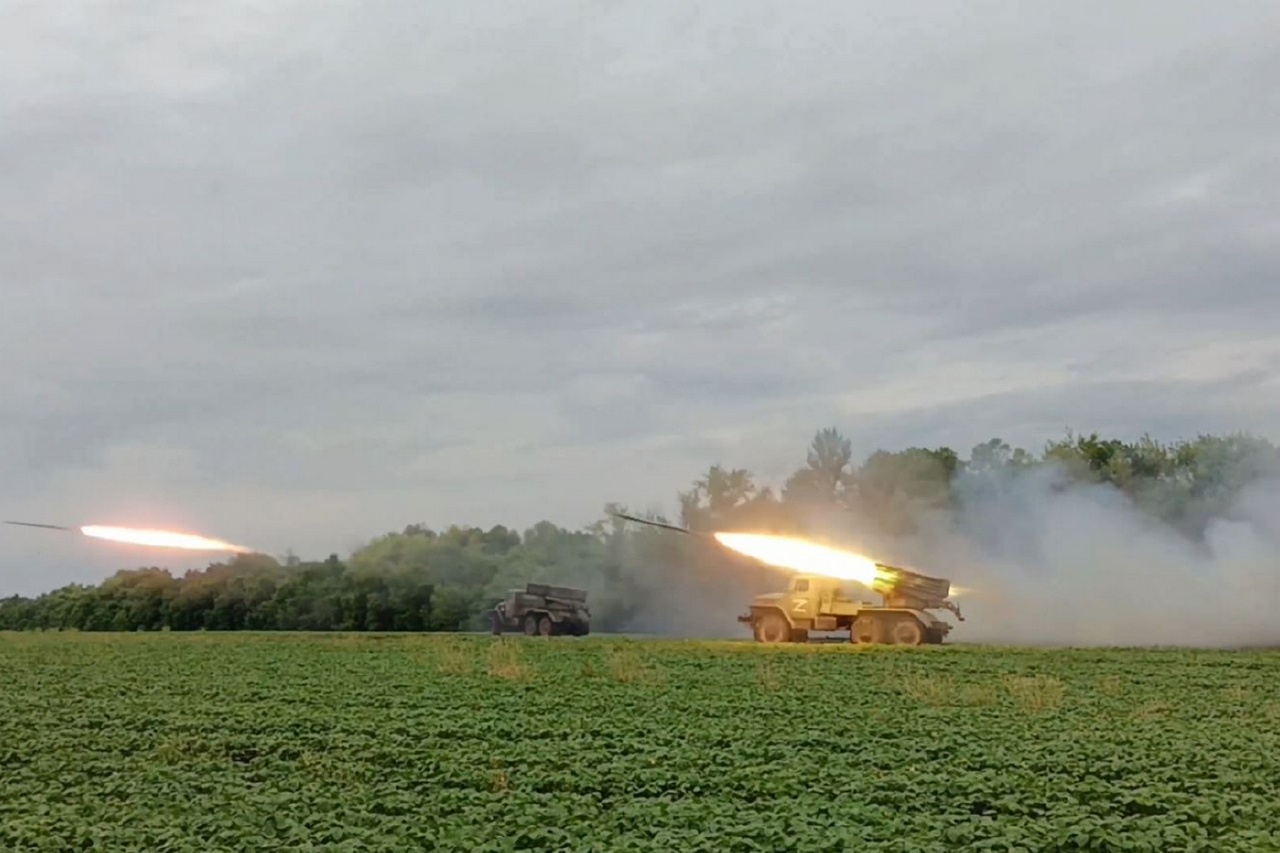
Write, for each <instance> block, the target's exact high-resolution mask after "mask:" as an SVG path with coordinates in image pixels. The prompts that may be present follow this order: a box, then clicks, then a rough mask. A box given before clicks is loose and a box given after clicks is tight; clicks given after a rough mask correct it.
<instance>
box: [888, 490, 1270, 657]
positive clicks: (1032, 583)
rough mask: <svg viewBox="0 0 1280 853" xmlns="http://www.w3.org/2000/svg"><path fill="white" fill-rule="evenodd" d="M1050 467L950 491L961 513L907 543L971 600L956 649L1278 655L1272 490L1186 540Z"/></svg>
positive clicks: (1241, 498) (1241, 499) (1245, 500)
mask: <svg viewBox="0 0 1280 853" xmlns="http://www.w3.org/2000/svg"><path fill="white" fill-rule="evenodd" d="M1064 479H1065V478H1064V477H1063V476H1062V472H1060V471H1058V470H1055V469H1054V468H1052V467H1046V468H1043V469H1040V470H1036V471H1032V472H1024V473H1020V474H1017V475H1011V476H1005V477H999V478H996V479H995V481H994V482H993V481H992V479H991V478H985V479H984V481H983V482H978V481H968V482H966V481H962V482H960V483H959V484H958V487H959V493H960V496H961V500H962V507H963V508H962V509H961V510H960V511H959V512H958V513H956V514H954V515H952V516H951V517H950V518H949V519H945V520H944V519H935V520H934V522H933V524H931V525H930V526H929V527H930V528H931V529H927V530H926V531H925V532H923V533H922V534H920V535H919V536H917V537H914V538H913V540H912V541H910V542H909V543H907V546H906V550H907V551H908V552H910V553H911V556H912V559H914V560H916V561H917V563H918V564H919V565H921V566H922V567H927V568H926V571H929V573H936V574H943V575H945V576H947V577H950V578H951V579H952V581H953V583H954V584H957V585H959V586H962V587H965V588H968V589H970V590H972V593H971V594H969V595H968V596H967V597H961V598H960V603H961V609H962V611H963V612H964V615H965V619H966V621H964V622H961V623H959V624H958V625H957V629H956V630H955V631H954V632H953V633H952V635H951V639H952V640H953V641H955V642H975V643H1002V644H1030V645H1040V644H1044V645H1076V646H1135V645H1143V646H1150V645H1161V646H1190V647H1233V646H1256V645H1280V621H1278V619H1277V614H1276V612H1275V607H1274V602H1275V601H1276V600H1277V594H1278V593H1280V480H1277V479H1274V478H1272V479H1268V480H1265V481H1261V482H1257V483H1254V484H1253V485H1251V486H1249V487H1248V488H1246V489H1244V490H1242V491H1241V492H1240V493H1239V494H1238V496H1237V497H1236V499H1235V500H1234V501H1233V502H1232V504H1231V505H1230V507H1229V510H1228V511H1227V512H1226V513H1223V515H1222V517H1219V518H1214V519H1212V520H1210V521H1209V522H1208V524H1207V526H1206V527H1205V530H1204V535H1203V536H1202V537H1192V536H1189V535H1187V534H1185V533H1184V532H1182V531H1180V530H1178V529H1176V528H1175V527H1173V526H1172V525H1170V524H1167V523H1164V522H1161V521H1159V520H1157V519H1155V518H1154V517H1152V516H1151V515H1150V514H1148V513H1146V512H1144V511H1143V510H1142V509H1140V508H1138V507H1137V506H1135V505H1134V504H1133V503H1132V502H1131V501H1130V500H1129V499H1128V498H1127V497H1126V496H1125V495H1124V494H1122V493H1121V492H1120V491H1119V490H1118V489H1116V488H1114V487H1112V486H1110V485H1094V484H1088V485H1081V484H1074V485H1064Z"/></svg>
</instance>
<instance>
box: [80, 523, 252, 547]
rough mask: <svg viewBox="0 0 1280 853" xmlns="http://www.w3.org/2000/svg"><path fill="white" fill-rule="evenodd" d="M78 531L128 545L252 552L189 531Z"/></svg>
mask: <svg viewBox="0 0 1280 853" xmlns="http://www.w3.org/2000/svg"><path fill="white" fill-rule="evenodd" d="M80 532H81V533H83V534H84V535H85V536H92V537H93V538H95V539H107V540H110V541H112V542H125V543H128V544H130V545H151V546H154V547H157V548H185V549H187V550H189V551H231V552H234V553H237V554H252V553H253V549H252V548H246V547H244V546H243V545H232V544H231V543H230V542H223V541H222V540H220V539H206V538H205V537H203V536H195V535H193V534H190V533H175V532H174V531H172V530H143V529H140V528H135V527H104V526H102V525H89V526H88V527H81V528H80Z"/></svg>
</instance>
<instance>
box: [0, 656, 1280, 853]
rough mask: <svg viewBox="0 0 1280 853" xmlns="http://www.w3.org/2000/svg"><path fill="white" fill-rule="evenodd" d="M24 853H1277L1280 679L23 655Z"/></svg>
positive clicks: (986, 669) (4, 815) (1159, 669)
mask: <svg viewBox="0 0 1280 853" xmlns="http://www.w3.org/2000/svg"><path fill="white" fill-rule="evenodd" d="M0 684H3V690H0V709H2V710H3V714H2V715H0V721H2V722H0V725H2V726H3V729H2V730H0V849H3V850H5V851H27V850H49V851H54V850H57V851H62V850H103V851H108V850H109V851H144V850H145V851H173V850H190V851H207V850H333V851H364V850H378V851H402V850H415V849H416V850H459V851H461V850H477V851H483V850H489V851H499V850H581V851H587V850H654V851H694V850H707V851H712V850H714V851H722V853H723V851H739V850H740V851H747V850H759V851H777V850H801V851H810V850H813V851H853V850H901V851H906V850H913V851H940V853H941V851H954V850H965V849H982V850H1150V851H1180V850H1251V851H1256V850H1276V849H1280V655H1278V654H1274V653H1264V652H1234V653H1233V652H1188V651H1125V650H1117V651H1110V650H1108V651H1094V650H1074V651H1073V650H1063V651H1028V650H1013V649H986V648H964V647H940V648H938V647H935V648H920V649H902V648H899V649H892V648H888V649H885V648H881V649H858V648H852V647H849V646H847V645H837V646H810V647H758V646H755V645H752V644H749V643H729V642H725V643H711V642H677V641H670V642H668V641H644V640H629V639H617V638H606V637H592V638H586V639H571V638H552V639H545V638H525V637H509V638H491V637H487V636H368V635H365V636H358V635H357V636H353V635H290V634H279V635H268V634H196V635H180V634H136V635H135V634H126V635H109V634H108V635H91V634H72V633H68V634H6V635H0Z"/></svg>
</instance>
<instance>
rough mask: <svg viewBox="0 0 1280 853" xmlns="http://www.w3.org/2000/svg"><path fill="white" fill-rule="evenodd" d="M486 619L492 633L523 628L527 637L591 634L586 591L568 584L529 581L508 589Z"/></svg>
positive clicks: (582, 635)
mask: <svg viewBox="0 0 1280 853" xmlns="http://www.w3.org/2000/svg"><path fill="white" fill-rule="evenodd" d="M489 618H490V621H491V623H492V625H493V633H495V634H501V633H503V632H504V631H524V633H526V634H528V635H530V636H535V635H541V636H544V637H552V636H555V635H557V634H568V635H570V636H574V637H584V636H586V635H587V634H589V633H591V610H590V609H589V608H588V607H587V591H586V590H585V589H576V588H574V587H568V586H551V585H550V584H545V583H529V584H525V588H524V589H512V590H508V591H507V596H506V598H504V599H503V600H502V601H499V602H498V603H497V604H496V605H495V606H494V608H493V610H491V611H490V612H489Z"/></svg>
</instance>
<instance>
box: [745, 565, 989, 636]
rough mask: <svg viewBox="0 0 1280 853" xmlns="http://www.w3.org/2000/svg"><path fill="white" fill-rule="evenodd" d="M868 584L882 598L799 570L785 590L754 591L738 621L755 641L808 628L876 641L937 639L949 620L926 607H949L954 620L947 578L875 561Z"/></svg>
mask: <svg viewBox="0 0 1280 853" xmlns="http://www.w3.org/2000/svg"><path fill="white" fill-rule="evenodd" d="M876 569H877V577H876V580H875V581H873V582H872V583H871V585H870V586H871V588H872V589H873V590H875V591H876V592H878V593H880V596H881V598H882V600H883V603H882V604H875V603H873V602H869V601H861V600H859V599H858V598H856V597H855V596H854V593H853V591H852V588H853V587H855V586H861V584H857V583H856V582H854V581H845V580H839V579H836V578H830V577H825V576H823V575H811V574H799V575H796V576H794V577H793V578H792V579H791V583H790V585H789V586H788V587H787V590H786V591H785V592H770V593H765V594H764V595H758V596H756V597H755V599H754V600H753V601H752V602H751V609H750V612H749V613H746V614H745V615H742V616H739V617H738V621H739V622H743V623H746V624H747V625H750V626H751V630H752V634H753V635H754V637H755V640H756V642H759V643H803V642H807V641H808V639H809V633H810V632H811V631H813V632H837V633H838V632H843V631H848V632H849V642H851V643H861V644H879V645H889V644H893V645H909V646H917V645H920V644H922V643H941V642H942V641H943V639H944V638H945V637H946V636H947V634H948V633H950V632H951V627H952V626H951V625H950V624H949V623H947V622H945V621H943V620H942V619H939V618H938V617H937V616H935V615H933V614H932V613H930V612H929V611H930V610H934V609H943V610H949V611H951V612H952V613H954V614H955V615H956V618H957V619H959V620H960V621H962V622H963V621H964V617H963V616H962V615H960V608H959V607H957V606H956V605H955V603H954V602H952V601H949V600H948V599H947V596H949V595H950V594H951V582H950V581H949V580H946V579H945V578H932V577H929V576H927V575H922V574H920V573H919V572H914V571H911V570H910V569H904V568H900V567H898V566H887V565H884V564H883V563H877V564H876Z"/></svg>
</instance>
